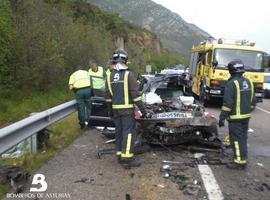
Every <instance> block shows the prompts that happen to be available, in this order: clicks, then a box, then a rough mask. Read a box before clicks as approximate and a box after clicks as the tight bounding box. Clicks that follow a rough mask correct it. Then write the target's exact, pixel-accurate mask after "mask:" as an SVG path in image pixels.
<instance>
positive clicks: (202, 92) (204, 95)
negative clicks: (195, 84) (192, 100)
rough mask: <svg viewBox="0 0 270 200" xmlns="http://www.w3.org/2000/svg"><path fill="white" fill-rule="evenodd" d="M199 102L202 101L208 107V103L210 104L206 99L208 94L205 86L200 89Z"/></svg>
mask: <svg viewBox="0 0 270 200" xmlns="http://www.w3.org/2000/svg"><path fill="white" fill-rule="evenodd" d="M199 102H200V104H202V105H203V106H205V107H207V105H208V102H207V99H206V94H205V91H204V88H203V87H201V89H200V95H199Z"/></svg>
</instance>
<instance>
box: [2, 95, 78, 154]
mask: <svg viewBox="0 0 270 200" xmlns="http://www.w3.org/2000/svg"><path fill="white" fill-rule="evenodd" d="M74 111H76V101H75V100H72V101H69V102H66V103H63V104H61V105H58V106H55V107H53V108H50V109H48V110H45V111H42V112H39V113H36V114H35V115H32V116H30V117H27V118H25V119H23V120H21V121H18V122H15V123H14V124H11V125H9V126H6V127H4V128H2V129H0V154H2V153H4V152H5V151H7V150H9V149H10V148H11V147H13V146H15V145H17V144H18V143H20V142H21V141H23V140H25V139H27V138H29V137H31V136H32V135H34V134H35V133H37V132H39V131H41V130H42V129H44V128H46V127H48V126H49V125H51V124H53V123H55V122H56V121H58V120H60V119H63V118H64V117H66V116H68V115H69V114H71V113H73V112H74Z"/></svg>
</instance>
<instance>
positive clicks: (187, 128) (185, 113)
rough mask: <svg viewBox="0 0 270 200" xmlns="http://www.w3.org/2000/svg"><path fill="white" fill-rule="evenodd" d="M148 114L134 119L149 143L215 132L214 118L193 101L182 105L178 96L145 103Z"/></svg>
mask: <svg viewBox="0 0 270 200" xmlns="http://www.w3.org/2000/svg"><path fill="white" fill-rule="evenodd" d="M146 108H147V110H148V112H151V113H152V115H151V118H141V119H137V121H138V123H139V129H138V130H139V133H141V134H142V136H143V138H144V139H145V140H146V141H147V142H148V143H152V144H166V145H172V144H184V143H188V142H191V141H199V140H208V139H211V138H213V137H215V136H217V120H216V119H215V117H214V116H213V115H212V114H210V113H207V112H205V111H204V108H203V107H202V106H200V105H197V104H191V105H188V106H186V105H184V104H183V103H182V102H181V101H180V100H169V101H163V102H162V103H161V104H153V105H146Z"/></svg>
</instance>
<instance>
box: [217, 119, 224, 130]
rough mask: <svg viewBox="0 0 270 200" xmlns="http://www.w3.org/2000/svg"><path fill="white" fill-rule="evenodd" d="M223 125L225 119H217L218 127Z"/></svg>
mask: <svg viewBox="0 0 270 200" xmlns="http://www.w3.org/2000/svg"><path fill="white" fill-rule="evenodd" d="M224 125H225V119H221V118H220V119H219V121H218V126H219V128H220V127H222V126H224Z"/></svg>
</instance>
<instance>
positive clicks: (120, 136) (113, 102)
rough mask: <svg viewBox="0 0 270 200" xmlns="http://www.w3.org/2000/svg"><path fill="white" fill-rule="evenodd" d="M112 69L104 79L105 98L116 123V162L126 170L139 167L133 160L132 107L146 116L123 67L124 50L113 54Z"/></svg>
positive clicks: (133, 82) (134, 130) (135, 84)
mask: <svg viewBox="0 0 270 200" xmlns="http://www.w3.org/2000/svg"><path fill="white" fill-rule="evenodd" d="M112 60H113V61H114V62H115V65H114V69H113V71H112V72H111V73H110V76H107V81H106V87H105V88H106V89H105V99H106V101H107V102H108V107H109V108H110V109H111V111H110V114H109V115H111V114H112V116H113V120H114V124H115V132H116V135H115V138H116V155H117V157H118V162H119V163H120V164H122V165H123V166H125V167H138V166H140V165H141V163H140V162H139V161H138V160H136V159H135V158H134V155H133V142H134V136H135V132H136V128H135V126H136V122H135V116H134V107H135V106H134V104H136V105H137V106H138V107H139V109H140V111H141V113H142V114H143V115H145V109H144V107H143V104H142V98H141V96H140V95H139V92H138V85H137V82H136V79H135V77H134V74H133V73H132V72H131V71H129V70H128V67H127V65H126V63H127V60H128V54H127V52H126V51H124V50H123V49H117V50H115V51H114V53H113V57H112Z"/></svg>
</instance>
